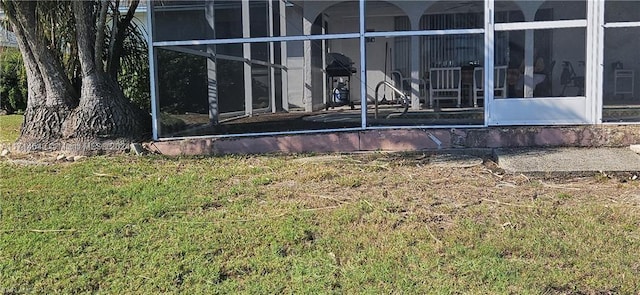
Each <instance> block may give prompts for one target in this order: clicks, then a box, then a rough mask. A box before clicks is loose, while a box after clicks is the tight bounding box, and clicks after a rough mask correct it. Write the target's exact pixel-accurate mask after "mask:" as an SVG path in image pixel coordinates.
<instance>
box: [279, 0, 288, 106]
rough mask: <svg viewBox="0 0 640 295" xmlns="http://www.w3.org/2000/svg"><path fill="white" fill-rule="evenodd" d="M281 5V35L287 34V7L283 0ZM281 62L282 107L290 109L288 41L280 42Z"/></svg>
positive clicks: (280, 1) (280, 0)
mask: <svg viewBox="0 0 640 295" xmlns="http://www.w3.org/2000/svg"><path fill="white" fill-rule="evenodd" d="M278 4H279V5H280V9H279V11H280V16H279V17H280V18H279V20H280V37H282V36H286V35H287V10H286V9H287V7H286V5H285V3H284V1H283V0H279V1H278ZM280 64H282V66H283V67H282V71H281V73H282V75H281V76H282V77H281V79H282V109H283V110H285V111H288V110H289V80H288V77H289V70H288V68H287V43H286V42H280Z"/></svg>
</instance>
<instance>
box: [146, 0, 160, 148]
mask: <svg viewBox="0 0 640 295" xmlns="http://www.w3.org/2000/svg"><path fill="white" fill-rule="evenodd" d="M147 5H148V7H147V23H148V24H149V28H148V29H147V30H148V34H147V44H149V46H148V49H149V84H150V89H149V90H150V92H151V93H150V94H151V130H152V136H153V140H158V134H159V133H160V122H158V104H159V102H158V83H157V81H158V72H157V71H156V64H157V61H158V59H157V57H156V51H155V48H154V46H153V27H154V23H153V21H154V20H153V5H154V2H152V1H150V2H149V3H148V4H147Z"/></svg>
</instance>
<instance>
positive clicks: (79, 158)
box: [73, 156, 86, 162]
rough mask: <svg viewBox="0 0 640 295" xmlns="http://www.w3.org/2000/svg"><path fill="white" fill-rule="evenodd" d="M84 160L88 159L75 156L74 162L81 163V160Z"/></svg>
mask: <svg viewBox="0 0 640 295" xmlns="http://www.w3.org/2000/svg"><path fill="white" fill-rule="evenodd" d="M84 158H86V157H85V156H75V157H73V161H74V162H77V161H80V160H82V159H84Z"/></svg>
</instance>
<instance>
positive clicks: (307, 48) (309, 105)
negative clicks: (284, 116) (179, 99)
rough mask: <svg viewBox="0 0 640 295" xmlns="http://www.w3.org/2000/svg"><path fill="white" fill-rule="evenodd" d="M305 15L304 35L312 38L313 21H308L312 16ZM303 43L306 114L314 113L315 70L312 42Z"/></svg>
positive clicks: (303, 99)
mask: <svg viewBox="0 0 640 295" xmlns="http://www.w3.org/2000/svg"><path fill="white" fill-rule="evenodd" d="M304 15H305V16H304V18H303V19H302V33H303V34H304V35H305V36H310V35H311V25H312V20H309V19H307V17H310V16H308V15H307V14H306V13H305V14H304ZM303 42H304V45H303V48H304V49H303V50H304V52H303V55H304V57H303V59H304V65H303V69H302V76H303V77H302V81H303V82H304V88H303V89H302V96H303V98H302V101H303V103H304V110H305V111H306V112H313V93H312V91H311V85H312V79H311V76H312V75H311V73H312V68H313V66H312V64H311V40H305V41H303Z"/></svg>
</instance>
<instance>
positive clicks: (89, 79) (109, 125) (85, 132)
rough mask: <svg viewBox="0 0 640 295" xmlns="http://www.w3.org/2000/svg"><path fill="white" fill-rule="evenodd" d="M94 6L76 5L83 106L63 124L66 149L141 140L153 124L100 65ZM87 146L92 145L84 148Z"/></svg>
mask: <svg viewBox="0 0 640 295" xmlns="http://www.w3.org/2000/svg"><path fill="white" fill-rule="evenodd" d="M92 5H93V4H92V3H91V2H88V1H74V2H73V8H74V9H73V11H74V15H75V20H76V33H77V40H78V55H79V60H80V67H81V69H82V88H81V93H80V103H79V104H78V106H77V107H76V108H75V109H74V110H73V111H72V112H71V114H69V116H68V117H67V119H66V120H65V121H64V123H63V124H62V139H63V140H64V141H65V143H66V144H67V145H66V146H67V147H75V148H78V149H80V150H79V152H84V151H87V150H90V149H92V147H98V146H100V143H101V142H103V141H109V140H124V141H135V140H140V139H142V138H141V137H142V136H144V135H145V133H146V132H147V129H148V127H147V126H149V125H150V124H148V121H147V120H140V119H141V118H145V116H144V115H143V114H141V111H139V110H138V109H137V108H136V107H135V106H134V105H133V104H131V102H130V101H129V100H128V99H126V98H125V97H124V94H123V93H122V91H121V90H120V88H119V87H118V85H117V83H116V82H115V81H114V80H113V79H111V78H110V77H108V76H107V75H106V73H105V72H104V71H103V70H102V67H100V66H98V65H96V59H95V58H94V57H95V52H94V44H95V43H94V42H95V38H96V35H95V31H94V30H93V24H94V18H93V17H92ZM69 143H71V144H69ZM87 143H89V146H83V145H87Z"/></svg>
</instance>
